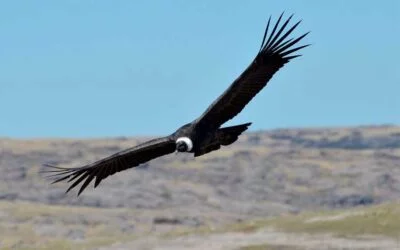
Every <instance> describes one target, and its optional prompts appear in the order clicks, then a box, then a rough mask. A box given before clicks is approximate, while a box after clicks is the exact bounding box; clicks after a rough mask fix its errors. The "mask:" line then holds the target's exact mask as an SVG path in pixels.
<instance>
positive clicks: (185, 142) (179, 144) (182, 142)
mask: <svg viewBox="0 0 400 250" xmlns="http://www.w3.org/2000/svg"><path fill="white" fill-rule="evenodd" d="M192 148H193V142H192V140H190V138H188V137H180V138H178V139H177V140H176V151H178V152H190V151H191V150H192Z"/></svg>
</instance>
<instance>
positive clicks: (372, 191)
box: [0, 126, 400, 249]
mask: <svg viewBox="0 0 400 250" xmlns="http://www.w3.org/2000/svg"><path fill="white" fill-rule="evenodd" d="M146 139H148V138H104V139H91V140H83V139H79V140H78V139H76V140H75V139H35V140H16V139H9V138H2V139H0V169H1V173H2V174H1V175H0V180H1V182H0V222H1V223H0V249H1V247H3V248H5V249H8V247H14V248H16V247H17V248H18V249H19V248H21V249H22V248H29V247H33V248H34V249H40V248H46V247H47V248H49V247H50V249H54V247H56V248H57V249H59V248H64V249H70V248H71V246H73V248H74V249H80V248H82V249H83V248H85V249H95V248H98V247H101V246H103V247H106V246H108V247H106V248H103V249H162V248H160V247H162V246H164V247H165V249H179V248H172V247H171V248H167V246H168V244H172V246H174V247H176V245H177V244H178V245H180V246H181V248H185V244H184V242H186V241H187V242H192V243H193V242H195V243H196V242H203V241H204V240H205V239H204V238H202V237H203V236H199V235H197V234H195V235H194V236H190V237H192V238H190V237H185V238H184V239H185V240H184V242H182V241H179V239H182V238H176V239H175V238H174V239H173V240H171V239H168V241H166V240H165V239H162V240H160V238H159V235H164V234H171V233H172V234H173V233H175V232H178V231H182V230H183V231H185V230H192V229H199V228H208V229H210V228H211V229H218V228H221V227H225V226H226V225H231V224H235V223H246V222H248V221H252V220H255V219H260V218H269V217H275V216H292V215H293V214H298V213H300V215H301V214H303V212H304V211H315V210H319V211H324V210H332V209H344V208H352V207H356V208H357V207H364V206H371V205H374V204H380V203H383V202H392V201H396V200H398V199H399V198H400V191H399V189H400V127H398V126H397V127H396V126H369V127H354V128H320V129H289V130H283V129H282V130H273V131H260V132H251V133H247V134H244V135H243V136H241V138H240V140H239V141H238V142H237V143H235V144H233V145H232V146H229V147H225V148H223V149H221V150H219V151H217V152H212V153H210V154H208V155H205V156H202V157H198V158H193V157H192V156H190V155H185V154H178V155H175V154H172V155H169V156H166V157H162V158H159V159H156V160H153V161H151V162H149V163H148V164H145V165H143V166H141V167H139V168H136V169H131V170H128V171H125V172H123V173H120V174H116V175H114V176H112V177H110V178H108V179H106V180H105V181H103V182H102V183H101V185H100V186H99V187H98V188H96V189H92V188H90V187H88V188H87V190H86V191H85V192H84V193H83V194H82V195H81V196H80V197H76V192H73V191H71V193H69V194H65V193H64V191H65V190H66V188H67V187H68V186H67V185H66V184H65V183H60V184H57V185H49V183H50V181H49V180H47V179H45V178H44V176H42V175H41V174H39V170H40V169H41V164H42V163H55V164H58V165H59V166H80V165H81V164H85V163H89V162H92V161H94V160H97V159H99V158H101V157H105V156H108V155H109V154H112V153H114V152H117V151H119V150H122V149H125V148H127V147H131V146H133V145H135V144H136V143H138V142H140V141H143V140H146ZM399 230H400V228H399ZM211 231H212V230H211ZM240 233H241V232H239V234H240ZM298 233H299V232H296V234H298ZM237 234H238V232H235V233H230V234H226V235H225V234H223V236H221V235H220V234H218V235H213V236H207V237H209V238H207V239H208V240H211V241H213V240H215V241H216V242H218V241H221V242H229V237H231V238H230V239H241V237H244V238H246V237H250V238H249V239H252V238H251V237H254V242H255V243H256V242H257V240H256V238H257V237H259V238H260V237H261V238H263V237H265V239H269V240H268V242H274V241H273V240H272V238H273V239H275V238H276V239H278V238H279V237H278V236H279V234H282V232H280V231H276V230H275V229H271V228H270V227H267V228H263V229H262V230H261V229H260V231H257V232H254V234H256V235H253V236H250V235H249V234H246V235H244V236H243V235H242V236H240V235H237ZM144 235H145V236H144ZM274 235H275V236H276V237H275V236H274ZM285 235H286V236H285ZM281 236H282V235H281ZM2 237H3V239H2ZM154 237H156V238H157V239H158V241H157V240H154ZM196 237H197V238H196ZM218 237H222V238H218ZM224 237H225V238H224ZM226 237H227V238H226ZM271 237H272V238H271ZM284 237H299V236H298V235H293V233H291V235H288V234H287V233H284ZM284 237H283V238H282V237H281V239H285V238H284ZM301 237H302V239H305V240H303V241H304V242H305V241H308V242H313V240H312V239H313V238H312V237H314V236H310V235H305V236H304V235H303V236H301ZM301 237H300V238H301ZM307 237H308V238H307ZM310 237H311V238H310ZM390 237H392V236H390ZM288 239H292V238H288ZM296 239H297V238H296ZM391 239H392V241H393V242H395V241H394V240H393V238H391ZM341 240H343V239H342V238H341ZM127 241H128V242H135V244H142V245H135V246H136V247H135V248H130V247H131V246H129V244H133V243H127V244H128V245H125V248H124V244H122V243H120V245H118V243H115V242H127ZM143 241H145V242H150V241H151V242H159V243H160V244H158V245H157V244H153V243H152V244H147V243H146V244H147V245H146V244H145V243H143ZM314 241H315V239H314ZM364 241H365V240H364ZM174 242H175V243H176V242H178V243H176V244H175V243H174ZM234 242H235V241H234ZM243 242H246V240H244V241H243ZM294 242H295V241H294ZM385 242H387V243H388V244H389V245H390V244H391V243H390V242H389V241H385ZM393 242H392V243H393ZM195 243H193V244H194V245H193V244H192V245H190V244H189V243H188V244H189V245H188V247H187V249H195V246H196V244H195ZM247 243H248V242H247ZM258 243H260V244H259V245H257V244H253V245H254V246H253V247H257V246H260V247H261V248H253V249H289V248H267V246H266V245H265V244H266V243H265V242H264V241H262V242H258ZM275 243H276V244H273V245H275V246H279V247H285V246H284V245H285V244H281V243H285V240H283V241H282V242H281V241H275ZM71 244H72V245H71ZM121 244H122V245H121ZM143 244H144V245H143ZM174 244H175V245H174ZM202 244H203V243H202ZM235 244H236V243H234V244H233V245H232V244H231V245H221V247H220V248H218V246H219V245H215V246H216V247H214V246H213V247H212V248H210V247H208V249H235V248H234V247H233V246H234V245H235ZM371 244H372V243H371ZM393 244H394V243H393ZM393 244H392V245H391V246H393ZM286 245H287V244H286ZM297 245H298V246H297ZM381 245H382V244H381ZM384 245H385V244H383V245H382V246H384ZM389 245H387V246H389ZM201 246H204V245H200V247H201ZM236 246H237V247H236V248H239V247H246V244H244V243H243V244H242V243H237V244H236ZM296 246H297V247H303V248H293V247H296ZM338 246H340V245H338ZM137 247H139V248H137ZM286 247H292V248H290V249H304V247H305V246H304V245H301V244H300V243H299V244H291V245H290V246H289V245H287V246H286ZM308 247H312V246H311V245H309V246H308ZM47 248H46V249H47ZM198 249H201V248H198ZM249 249H250V248H249ZM306 249H307V248H306ZM327 249H328V248H327ZM329 249H336V248H329ZM337 249H345V248H343V247H342V248H337ZM349 249H353V248H349ZM365 249H367V248H365ZM370 249H385V248H370ZM387 249H389V248H387Z"/></svg>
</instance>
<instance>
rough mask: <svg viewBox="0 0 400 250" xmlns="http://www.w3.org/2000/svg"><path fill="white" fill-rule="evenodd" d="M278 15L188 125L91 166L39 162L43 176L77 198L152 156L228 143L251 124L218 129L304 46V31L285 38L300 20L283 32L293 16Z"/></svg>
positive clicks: (199, 150) (200, 152)
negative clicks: (64, 184) (250, 56)
mask: <svg viewBox="0 0 400 250" xmlns="http://www.w3.org/2000/svg"><path fill="white" fill-rule="evenodd" d="M282 16H283V13H282V14H281V15H280V17H279V18H278V20H277V22H276V24H275V25H274V27H273V28H272V30H271V31H270V32H268V31H269V29H270V28H271V27H272V26H271V27H270V21H271V17H270V18H269V19H268V23H267V26H266V30H265V33H264V37H263V40H262V43H261V48H260V50H259V52H258V53H257V55H256V57H255V58H254V60H253V61H252V62H251V64H250V65H249V66H248V67H247V69H246V70H245V71H244V72H243V73H242V74H241V75H240V76H239V77H238V78H237V79H236V80H235V81H234V82H233V83H232V84H231V85H230V86H229V88H228V89H227V90H226V91H225V92H224V93H222V95H220V96H219V97H218V98H217V99H216V100H215V101H214V102H213V103H212V104H211V105H210V106H209V107H208V108H207V110H206V111H205V112H204V113H203V114H202V115H201V116H200V117H198V118H197V119H195V120H194V121H193V122H191V123H188V124H185V125H183V126H182V127H180V128H179V129H178V130H176V131H175V132H174V133H172V134H171V135H168V136H166V137H162V138H157V139H153V140H150V141H147V142H145V143H142V144H139V145H137V146H134V147H132V148H128V149H126V150H124V151H121V152H118V153H116V154H113V155H111V156H109V157H107V158H104V159H101V160H99V161H96V162H94V163H91V164H88V165H85V166H82V167H77V168H62V167H57V166H53V165H49V164H45V165H44V166H45V167H46V168H45V169H44V171H43V172H46V173H51V175H50V176H49V177H53V178H54V177H55V178H56V179H55V180H54V181H53V182H52V183H56V182H60V181H64V180H66V181H68V182H72V184H71V186H70V187H69V188H68V189H67V192H68V191H70V190H71V189H72V188H74V187H75V186H76V185H78V184H79V183H83V184H82V186H81V188H80V190H79V192H78V196H79V194H81V192H82V191H83V190H84V189H85V188H86V187H87V185H88V184H89V183H90V182H91V181H92V180H93V179H94V180H95V182H94V187H97V186H98V185H99V184H100V182H101V181H102V180H104V179H105V178H107V177H108V176H110V175H113V174H115V173H117V172H120V171H123V170H125V169H128V168H133V167H136V166H138V165H140V164H142V163H145V162H147V161H150V160H152V159H155V158H157V157H160V156H163V155H166V154H170V153H173V152H175V151H177V152H187V153H193V154H194V156H195V157H197V156H200V155H204V154H206V153H209V152H211V151H214V150H218V149H219V148H220V147H221V145H222V146H227V145H230V144H232V143H233V142H235V141H236V140H237V139H238V136H239V135H240V134H241V133H243V131H245V130H247V128H248V127H249V126H250V124H251V123H245V124H241V125H236V126H231V127H223V128H221V125H222V124H224V123H225V122H226V121H228V120H230V119H232V118H233V117H235V116H236V115H237V114H238V113H239V112H240V111H241V110H242V109H243V108H244V107H245V106H246V105H247V104H248V103H249V102H250V100H251V99H252V98H253V97H254V96H255V95H256V94H257V93H258V92H259V91H260V90H261V89H263V88H264V87H265V85H266V84H267V83H268V81H269V80H270V79H271V77H272V76H273V75H274V74H275V73H276V72H277V71H278V70H279V69H280V68H281V67H282V66H283V65H285V64H286V63H287V62H289V61H290V60H291V59H293V58H296V57H298V56H300V55H295V54H293V53H294V52H297V51H298V50H300V49H302V48H305V47H307V46H309V44H307V45H302V46H297V47H295V45H296V44H297V43H298V42H299V41H300V40H301V39H303V38H304V37H305V36H306V35H307V34H308V33H305V34H304V35H301V36H299V37H296V38H291V39H288V36H289V35H290V34H291V33H292V32H293V30H294V29H295V28H296V27H297V26H298V25H299V24H300V22H301V21H299V22H297V23H296V24H294V25H293V26H292V27H291V28H288V29H287V30H285V28H286V27H287V25H288V24H289V21H290V20H291V18H292V16H293V15H292V16H290V17H289V18H288V19H287V20H286V21H285V22H284V23H283V24H282V25H281V26H280V25H279V24H280V22H281V19H282Z"/></svg>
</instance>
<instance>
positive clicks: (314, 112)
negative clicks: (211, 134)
mask: <svg viewBox="0 0 400 250" xmlns="http://www.w3.org/2000/svg"><path fill="white" fill-rule="evenodd" d="M282 11H285V13H287V15H289V14H291V13H294V14H295V16H294V20H298V19H302V20H303V22H302V24H301V25H300V26H299V28H298V31H297V33H296V34H301V33H304V32H306V31H311V34H310V35H309V36H308V37H307V38H306V39H305V42H306V43H312V44H313V45H312V46H311V47H309V48H307V49H304V50H303V52H302V54H303V57H301V58H298V59H295V60H293V61H292V62H290V63H289V64H288V65H286V66H285V67H284V68H283V69H281V70H280V71H279V72H278V73H277V74H276V75H275V76H274V78H273V79H272V80H271V82H270V83H269V85H268V86H267V87H266V88H265V89H264V90H263V91H262V92H261V93H260V94H259V95H257V96H256V98H255V99H253V101H252V102H251V103H250V104H249V105H248V106H247V107H246V109H244V110H243V112H242V113H241V114H240V115H239V116H237V117H236V118H235V119H234V120H232V121H230V122H229V123H228V124H238V123H243V122H248V121H251V122H253V125H252V127H251V130H253V131H254V130H260V129H273V128H287V127H321V126H324V127H326V126H329V127H331V126H351V125H373V124H387V123H390V124H400V98H399V93H400V61H399V60H400V59H399V58H400V25H399V24H400V15H399V14H400V1H397V0H387V1H381V2H379V3H378V2H377V1H345V0H341V1H317V0H313V1H311V0H310V1H295V0H292V1H265V0H260V1H228V0H226V1H212V0H207V1H184V0H174V1H161V0H159V1H122V0H121V1H100V0H96V1H77V0H76V1H39V2H37V1H25V2H24V3H22V2H20V1H2V2H1V3H0V112H1V118H0V119H1V120H0V136H6V137H18V138H24V137H31V138H32V137H35V138H37V137H108V136H135V135H163V134H167V133H171V132H173V131H174V130H175V129H176V128H177V127H179V126H180V125H182V124H184V123H186V122H190V121H192V120H193V119H195V118H196V117H197V116H198V115H200V114H201V113H202V112H203V111H204V110H205V109H206V108H207V106H208V105H209V104H210V103H211V102H212V101H213V100H214V99H215V98H216V97H217V96H218V95H220V94H221V93H222V92H223V91H224V90H225V89H226V88H227V87H228V86H229V84H231V82H232V81H233V80H234V79H235V78H236V77H237V76H238V75H239V74H240V73H241V72H242V71H243V70H244V69H245V68H246V67H247V66H248V64H249V63H250V62H251V60H252V59H253V58H254V56H255V54H256V52H257V51H258V49H259V46H260V43H261V39H262V35H263V31H264V28H265V25H266V21H267V18H268V17H269V16H270V15H272V16H273V17H274V18H277V16H279V14H280V13H281V12H282Z"/></svg>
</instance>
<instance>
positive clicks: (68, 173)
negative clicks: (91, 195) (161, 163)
mask: <svg viewBox="0 0 400 250" xmlns="http://www.w3.org/2000/svg"><path fill="white" fill-rule="evenodd" d="M174 151H175V140H174V139H173V138H172V137H170V136H168V137H162V138H158V139H153V140H150V141H147V142H145V143H142V144H139V145H137V146H135V147H132V148H129V149H126V150H124V151H121V152H119V153H116V154H113V155H111V156H109V157H107V158H104V159H102V160H99V161H96V162H94V163H92V164H88V165H86V166H83V167H78V168H62V167H57V166H53V165H49V164H45V165H44V167H46V169H44V170H43V171H41V172H43V173H50V175H49V176H48V177H52V178H56V179H55V180H54V181H53V182H52V184H53V183H56V182H60V181H64V180H65V181H67V182H72V181H73V182H72V184H71V186H70V187H69V188H68V189H67V191H66V192H69V191H70V190H71V189H72V188H74V187H75V186H76V185H78V184H79V183H83V184H82V186H81V188H80V189H79V192H78V196H79V195H80V194H81V193H82V191H83V190H85V188H86V187H87V185H89V183H90V182H91V181H92V180H93V179H95V183H94V187H95V188H96V187H97V186H98V185H99V184H100V182H101V181H102V180H104V179H105V178H107V177H108V176H110V175H113V174H115V173H117V172H120V171H123V170H126V169H128V168H133V167H136V166H138V165H139V164H142V163H145V162H147V161H150V160H152V159H155V158H157V157H160V156H162V155H166V154H170V153H173V152H174Z"/></svg>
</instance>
